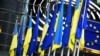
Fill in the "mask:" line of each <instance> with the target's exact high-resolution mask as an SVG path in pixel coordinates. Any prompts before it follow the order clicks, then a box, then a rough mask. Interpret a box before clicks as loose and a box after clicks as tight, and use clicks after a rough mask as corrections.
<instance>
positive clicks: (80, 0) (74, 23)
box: [68, 0, 83, 51]
mask: <svg viewBox="0 0 100 56" xmlns="http://www.w3.org/2000/svg"><path fill="white" fill-rule="evenodd" d="M82 3H83V0H76V7H75V12H74V15H73V18H72V24H71V26H72V27H71V31H70V37H69V43H68V47H69V48H70V49H71V50H72V51H73V49H74V44H75V34H76V29H77V25H78V20H79V16H80V12H81V8H82Z"/></svg>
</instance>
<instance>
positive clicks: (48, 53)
mask: <svg viewBox="0 0 100 56" xmlns="http://www.w3.org/2000/svg"><path fill="white" fill-rule="evenodd" d="M50 52H51V47H50V48H49V51H48V56H50Z"/></svg>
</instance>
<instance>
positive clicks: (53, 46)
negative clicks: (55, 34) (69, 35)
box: [52, 12, 61, 51]
mask: <svg viewBox="0 0 100 56" xmlns="http://www.w3.org/2000/svg"><path fill="white" fill-rule="evenodd" d="M59 16H60V12H58V15H57V18H56V23H55V26H54V30H55V31H56V29H57V25H58V19H59ZM60 47H61V45H57V44H54V43H53V44H52V51H54V50H56V49H57V48H60Z"/></svg>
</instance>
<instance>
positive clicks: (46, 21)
mask: <svg viewBox="0 0 100 56" xmlns="http://www.w3.org/2000/svg"><path fill="white" fill-rule="evenodd" d="M49 13H50V4H48V7H47V17H46V20H45V25H44V27H43V32H42V39H41V41H40V44H39V49H38V52H39V53H40V52H41V51H42V50H41V45H42V42H43V39H44V37H45V35H46V33H47V30H48V27H49V24H48V23H49V22H48V19H49Z"/></svg>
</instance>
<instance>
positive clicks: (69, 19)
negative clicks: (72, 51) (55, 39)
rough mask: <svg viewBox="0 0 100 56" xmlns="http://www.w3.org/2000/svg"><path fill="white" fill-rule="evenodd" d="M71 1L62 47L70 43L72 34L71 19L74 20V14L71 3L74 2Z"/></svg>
mask: <svg viewBox="0 0 100 56" xmlns="http://www.w3.org/2000/svg"><path fill="white" fill-rule="evenodd" d="M71 2H72V0H70V1H69V4H68V10H67V12H66V21H65V28H64V34H63V38H62V48H65V47H66V46H67V45H68V40H69V35H70V28H71V21H72V17H71V15H72V14H71V13H72V7H71V4H72V3H71ZM66 25H68V26H66Z"/></svg>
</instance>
